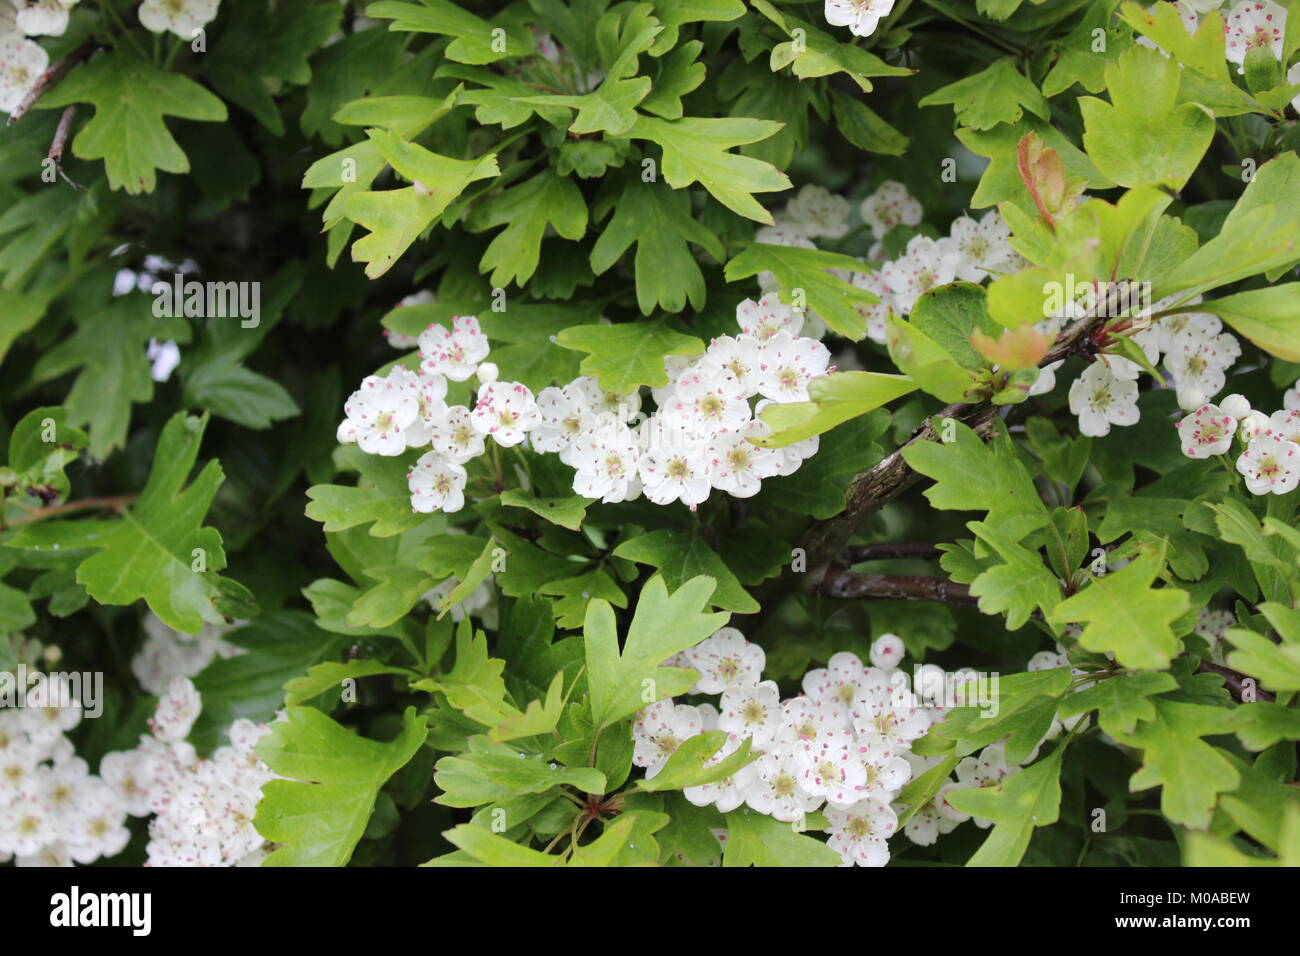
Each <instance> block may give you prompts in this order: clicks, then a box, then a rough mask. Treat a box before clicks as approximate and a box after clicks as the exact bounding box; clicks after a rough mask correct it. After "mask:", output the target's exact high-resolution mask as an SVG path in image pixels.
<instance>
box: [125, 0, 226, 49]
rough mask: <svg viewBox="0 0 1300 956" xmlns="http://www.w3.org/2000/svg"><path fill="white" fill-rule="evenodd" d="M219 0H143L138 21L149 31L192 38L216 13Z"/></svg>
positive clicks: (186, 38) (184, 38)
mask: <svg viewBox="0 0 1300 956" xmlns="http://www.w3.org/2000/svg"><path fill="white" fill-rule="evenodd" d="M219 2H220V0H144V3H142V4H140V23H141V24H142V25H143V26H144V28H145V29H146V30H148V31H149V32H150V33H167V32H171V33H174V34H176V36H178V37H180V38H181V39H182V40H192V39H194V31H195V30H198V29H201V28H202V27H204V26H206V25H207V24H208V23H210V22H211V21H212V18H213V17H215V16H216V15H217V6H218V3H219Z"/></svg>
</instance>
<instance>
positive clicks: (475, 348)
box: [419, 315, 490, 382]
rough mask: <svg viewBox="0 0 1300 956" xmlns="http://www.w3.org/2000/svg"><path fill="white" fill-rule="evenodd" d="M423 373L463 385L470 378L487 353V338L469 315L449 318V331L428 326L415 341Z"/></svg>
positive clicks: (435, 325) (432, 325)
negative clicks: (417, 341) (421, 361)
mask: <svg viewBox="0 0 1300 956" xmlns="http://www.w3.org/2000/svg"><path fill="white" fill-rule="evenodd" d="M419 344H420V355H422V356H423V357H424V365H423V366H422V367H423V368H424V370H425V371H426V372H432V373H436V374H438V375H443V376H445V377H447V378H449V379H451V380H452V381H453V382H463V381H465V380H466V379H468V378H470V377H471V376H473V375H474V373H475V371H477V369H478V365H479V363H480V362H482V361H483V360H484V359H486V358H487V357H488V352H489V351H490V349H489V346H488V339H487V336H486V335H484V334H483V330H482V329H480V328H479V324H478V319H477V318H476V317H475V316H472V315H456V316H452V319H451V328H450V329H448V328H446V327H444V326H441V325H438V324H437V323H432V324H430V325H429V327H428V328H426V329H425V330H424V331H423V332H421V333H420V338H419Z"/></svg>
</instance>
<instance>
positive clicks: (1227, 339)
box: [1165, 328, 1241, 397]
mask: <svg viewBox="0 0 1300 956" xmlns="http://www.w3.org/2000/svg"><path fill="white" fill-rule="evenodd" d="M1240 357H1241V343H1240V342H1238V341H1237V337H1236V336H1235V335H1233V334H1232V333H1231V332H1224V333H1222V334H1219V335H1212V336H1207V335H1204V334H1203V333H1201V332H1200V331H1199V330H1197V329H1192V328H1187V329H1184V330H1183V331H1182V332H1179V333H1178V335H1177V336H1175V338H1174V344H1173V348H1171V349H1170V350H1169V352H1168V354H1167V355H1165V368H1166V369H1168V370H1169V374H1170V375H1172V376H1173V378H1174V382H1175V383H1176V384H1177V386H1178V387H1179V388H1195V389H1198V390H1200V391H1201V392H1203V393H1205V395H1206V396H1207V397H1209V396H1214V395H1217V394H1219V392H1221V391H1223V386H1224V383H1225V382H1226V381H1227V378H1226V376H1225V374H1224V373H1225V372H1226V371H1227V370H1228V369H1229V368H1231V367H1232V364H1233V363H1234V362H1235V361H1237V359H1238V358H1240Z"/></svg>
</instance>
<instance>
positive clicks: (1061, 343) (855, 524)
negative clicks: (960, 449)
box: [803, 315, 1104, 591]
mask: <svg viewBox="0 0 1300 956" xmlns="http://www.w3.org/2000/svg"><path fill="white" fill-rule="evenodd" d="M1099 320H1100V321H1104V317H1100V316H1093V315H1088V316H1084V317H1083V318H1081V319H1078V320H1076V321H1075V322H1074V323H1073V324H1072V325H1070V327H1069V328H1067V329H1066V330H1065V331H1064V332H1062V333H1061V334H1060V335H1059V336H1057V339H1056V342H1055V343H1054V344H1053V345H1052V348H1051V349H1050V350H1048V353H1047V354H1046V355H1045V356H1043V360H1042V362H1041V363H1040V364H1042V365H1047V364H1050V363H1052V362H1056V361H1059V360H1061V359H1065V358H1067V357H1069V356H1071V355H1079V354H1084V353H1085V349H1084V346H1085V343H1086V341H1087V339H1088V336H1089V335H1090V334H1091V332H1092V330H1093V327H1094V326H1095V325H1096V324H1097V322H1098V321H1099ZM997 411H998V407H997V406H995V405H992V404H990V403H989V402H969V403H962V402H958V403H956V404H953V405H949V406H948V407H947V408H944V409H942V410H941V411H939V412H937V413H935V414H934V415H931V416H930V417H929V418H927V419H926V420H925V421H924V422H922V423H921V427H920V428H918V429H917V430H916V432H915V433H914V434H913V435H912V437H911V438H910V439H908V440H907V442H905V443H904V444H903V445H902V447H900V448H899V449H897V450H896V451H895V452H893V454H891V455H888V456H887V457H885V458H884V459H882V460H881V461H879V462H877V463H876V465H875V466H874V467H872V468H870V469H869V470H867V471H864V472H862V473H861V474H859V475H857V476H856V477H854V479H853V480H852V481H851V482H849V486H848V487H847V488H846V489H845V490H844V498H845V506H844V510H843V511H842V512H841V513H840V514H838V515H836V516H835V517H833V518H828V519H826V520H825V521H820V522H818V523H817V524H815V525H813V527H812V528H811V529H809V531H808V534H807V535H806V536H805V537H804V545H803V547H804V552H805V554H806V555H807V561H808V565H807V566H808V574H807V575H806V576H805V581H806V586H807V587H808V588H809V590H812V591H816V590H818V589H819V587H820V585H821V583H822V581H823V580H824V579H825V578H826V576H827V574H828V573H829V571H830V569H831V567H832V565H833V564H834V563H835V561H836V560H837V559H838V558H839V556H840V555H841V554H842V553H843V552H844V549H845V547H846V546H847V545H848V542H849V539H850V538H851V537H853V535H854V534H855V533H856V532H857V530H858V529H859V528H860V527H862V525H863V524H864V523H865V522H866V520H867V518H869V517H870V516H871V515H872V514H874V513H875V511H876V510H877V509H878V508H880V506H881V505H883V504H885V503H886V502H888V501H891V500H893V499H894V498H896V497H898V495H900V494H902V493H903V492H904V491H906V490H907V489H908V488H910V487H911V486H912V485H913V484H915V483H916V482H917V481H918V480H919V479H920V475H918V474H917V473H916V472H914V471H913V470H912V469H911V468H910V467H909V466H908V464H907V462H906V461H904V460H903V449H904V448H906V447H907V446H908V445H913V444H915V443H917V442H922V441H937V440H938V439H939V431H938V429H939V428H940V427H941V426H940V423H941V422H942V421H943V420H944V419H945V418H954V419H956V420H957V421H959V422H962V423H964V424H966V425H968V426H970V427H971V428H972V429H973V430H974V431H975V434H977V435H979V436H980V437H981V438H983V439H984V440H986V441H987V440H988V439H989V438H991V437H992V436H993V433H994V428H993V422H994V420H995V419H996V418H997Z"/></svg>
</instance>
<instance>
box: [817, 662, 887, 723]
mask: <svg viewBox="0 0 1300 956" xmlns="http://www.w3.org/2000/svg"><path fill="white" fill-rule="evenodd" d="M868 686H871V687H875V686H886V687H887V686H888V678H887V677H886V676H885V674H884V673H883V672H882V671H879V670H877V669H875V668H868V667H864V666H863V664H862V661H861V659H860V658H859V657H858V656H857V655H856V654H850V653H849V652H848V651H840V652H839V653H838V654H832V655H831V659H830V660H829V661H827V662H826V666H825V667H819V668H816V669H814V670H810V671H808V672H807V673H805V674H804V675H803V692H804V693H805V694H807V695H808V697H809V698H810V699H811V700H815V701H820V702H824V703H828V704H833V705H834V706H835V707H837V708H839V710H840V711H841V712H842V713H845V714H847V713H848V712H849V710H850V708H852V706H853V701H854V700H856V699H857V697H858V692H859V690H860V689H861V688H864V687H868Z"/></svg>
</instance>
